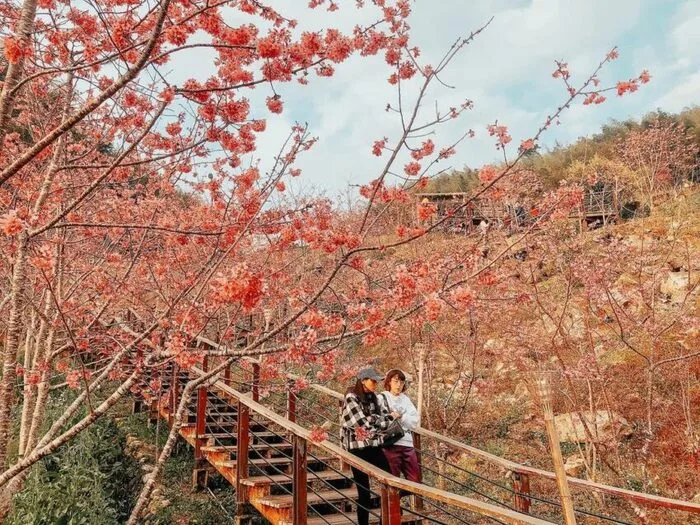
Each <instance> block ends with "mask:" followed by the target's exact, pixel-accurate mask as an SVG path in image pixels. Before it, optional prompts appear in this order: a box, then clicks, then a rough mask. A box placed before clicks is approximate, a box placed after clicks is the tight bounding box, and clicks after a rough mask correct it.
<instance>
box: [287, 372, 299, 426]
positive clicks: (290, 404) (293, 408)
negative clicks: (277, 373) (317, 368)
mask: <svg viewBox="0 0 700 525" xmlns="http://www.w3.org/2000/svg"><path fill="white" fill-rule="evenodd" d="M293 385H294V381H291V380H290V381H287V419H289V421H291V422H292V423H293V422H294V421H296V419H297V395H296V394H295V393H294V390H293V389H292V386H293Z"/></svg>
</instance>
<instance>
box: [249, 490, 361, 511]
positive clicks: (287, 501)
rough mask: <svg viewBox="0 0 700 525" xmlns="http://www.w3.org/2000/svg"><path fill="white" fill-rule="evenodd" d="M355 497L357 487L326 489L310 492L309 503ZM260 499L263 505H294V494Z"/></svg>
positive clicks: (352, 498)
mask: <svg viewBox="0 0 700 525" xmlns="http://www.w3.org/2000/svg"><path fill="white" fill-rule="evenodd" d="M355 499H357V489H356V488H355V487H350V488H349V489H338V490H337V491H335V490H324V491H319V492H313V491H312V492H309V493H308V496H307V503H308V504H309V505H319V504H321V503H325V502H331V503H336V502H338V501H346V500H355ZM258 501H259V503H260V504H262V505H265V506H268V507H275V508H277V509H284V508H288V507H292V506H293V505H294V501H293V498H292V496H290V495H288V494H282V495H279V496H267V497H266V498H263V499H261V500H258Z"/></svg>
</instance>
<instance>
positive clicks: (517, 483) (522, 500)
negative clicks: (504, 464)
mask: <svg viewBox="0 0 700 525" xmlns="http://www.w3.org/2000/svg"><path fill="white" fill-rule="evenodd" d="M511 483H512V486H513V490H514V491H515V492H516V493H517V494H515V495H514V501H513V505H514V507H515V510H517V511H518V512H522V513H523V514H530V498H528V497H526V496H525V494H530V478H529V476H528V475H527V474H525V473H524V472H513V473H512V474H511Z"/></svg>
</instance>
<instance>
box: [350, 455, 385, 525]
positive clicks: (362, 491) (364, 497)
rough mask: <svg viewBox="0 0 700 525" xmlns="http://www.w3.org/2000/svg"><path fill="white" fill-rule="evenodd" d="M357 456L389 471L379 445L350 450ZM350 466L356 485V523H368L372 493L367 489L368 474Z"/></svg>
mask: <svg viewBox="0 0 700 525" xmlns="http://www.w3.org/2000/svg"><path fill="white" fill-rule="evenodd" d="M350 452H352V453H353V454H355V455H356V456H357V457H358V458H360V459H364V460H365V461H366V462H367V463H371V464H372V465H374V466H375V467H379V468H380V469H382V470H385V471H387V472H391V470H389V462H388V461H387V460H386V456H385V455H384V451H383V450H382V449H381V448H379V447H367V448H361V449H358V450H351V451H350ZM351 468H352V477H353V479H354V480H355V485H356V486H357V523H358V525H368V524H369V511H368V510H367V509H369V508H370V505H371V500H372V493H371V492H370V490H369V475H367V474H366V473H364V472H362V471H361V470H359V469H356V468H355V467H351Z"/></svg>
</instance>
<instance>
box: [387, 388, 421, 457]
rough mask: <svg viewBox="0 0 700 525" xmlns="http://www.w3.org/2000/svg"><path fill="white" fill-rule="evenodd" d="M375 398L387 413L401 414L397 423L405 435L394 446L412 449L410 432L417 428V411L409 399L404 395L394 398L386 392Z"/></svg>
mask: <svg viewBox="0 0 700 525" xmlns="http://www.w3.org/2000/svg"><path fill="white" fill-rule="evenodd" d="M377 397H378V398H379V400H380V401H382V402H384V403H386V405H387V409H388V410H389V412H398V413H399V414H401V418H400V419H399V421H400V422H401V427H402V428H403V429H404V432H406V433H405V434H404V436H403V437H402V438H401V439H399V440H398V441H397V442H396V443H394V444H395V445H401V446H404V447H413V435H412V434H411V430H413V429H414V428H416V427H417V426H418V410H416V407H415V405H414V404H413V402H412V401H411V398H409V397H408V396H407V395H406V394H404V393H401V394H399V395H398V396H395V395H394V394H392V393H391V392H389V391H388V390H386V391H384V392H382V393H381V394H379V395H378V396H377Z"/></svg>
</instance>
